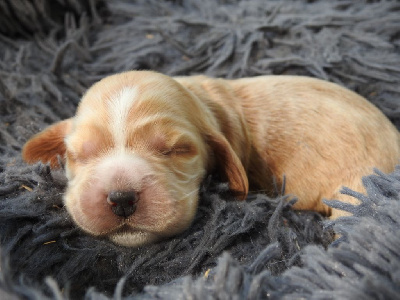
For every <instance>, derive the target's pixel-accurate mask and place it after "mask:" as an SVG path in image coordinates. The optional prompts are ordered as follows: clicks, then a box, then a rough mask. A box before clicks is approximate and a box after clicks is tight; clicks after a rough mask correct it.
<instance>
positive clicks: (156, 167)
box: [23, 72, 247, 246]
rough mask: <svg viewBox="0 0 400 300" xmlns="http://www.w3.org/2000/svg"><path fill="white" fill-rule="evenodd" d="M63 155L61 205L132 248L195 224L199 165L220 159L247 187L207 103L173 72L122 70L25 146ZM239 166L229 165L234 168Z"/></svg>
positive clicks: (53, 159) (36, 156) (30, 154)
mask: <svg viewBox="0 0 400 300" xmlns="http://www.w3.org/2000/svg"><path fill="white" fill-rule="evenodd" d="M58 155H61V156H62V157H63V158H64V161H65V169H66V175H67V178H68V187H67V190H66V192H65V195H64V202H65V206H66V208H67V210H68V211H69V213H70V214H71V216H72V217H73V219H74V221H75V222H76V223H77V224H78V225H79V226H80V227H81V228H82V229H83V230H85V231H87V232H89V233H91V234H93V235H97V236H108V237H109V238H110V239H111V240H113V241H114V242H116V243H117V244H121V245H125V246H137V245H142V244H146V243H149V242H153V241H156V240H158V239H160V238H163V237H167V236H171V235H175V234H177V233H179V232H182V231H183V230H185V229H186V228H187V227H188V226H189V225H190V223H191V222H192V220H193V218H194V216H195V213H196V208H197V203H198V192H199V186H200V184H201V181H202V180H203V178H204V176H205V174H206V172H207V171H208V170H209V169H210V168H211V167H212V166H213V165H214V162H215V160H216V159H218V157H222V156H223V157H225V158H224V159H226V160H227V163H225V164H224V165H223V167H224V168H225V167H226V168H228V167H229V166H228V164H229V165H231V166H230V167H229V168H230V169H232V168H233V169H234V171H229V172H228V173H229V174H227V179H228V180H229V181H231V185H233V188H234V189H236V190H241V191H243V192H247V190H246V189H247V187H246V186H245V185H246V184H245V183H243V182H246V178H245V174H244V170H243V167H242V166H241V164H240V162H239V159H238V158H237V156H235V153H234V152H233V151H232V149H231V148H230V147H229V143H228V142H227V141H226V139H225V138H224V137H223V136H222V135H221V134H220V133H219V132H218V125H217V124H215V121H213V119H212V118H210V112H209V111H208V110H207V107H205V106H204V104H203V103H202V102H201V101H200V100H199V99H197V98H196V97H195V96H194V95H193V94H191V93H190V92H188V91H187V90H186V89H185V88H183V87H182V86H181V85H180V84H178V83H177V82H176V81H175V80H173V79H172V78H170V77H167V76H164V75H161V74H157V73H153V72H127V73H122V74H119V75H114V76H110V77H107V78H105V79H103V80H102V81H100V82H99V83H97V84H95V85H94V86H93V87H92V88H91V89H89V90H88V92H87V93H86V95H85V96H84V97H83V99H82V101H81V103H80V105H79V107H78V110H77V113H76V115H75V117H74V118H71V119H68V120H65V121H62V122H60V123H57V124H55V125H53V126H51V127H49V128H48V129H46V130H45V131H43V132H42V133H39V134H38V135H36V136H35V137H33V138H32V139H31V140H30V141H29V142H28V143H27V144H26V145H25V147H24V150H23V157H24V159H25V160H26V161H28V162H35V161H39V160H41V161H43V162H50V164H51V166H52V167H56V166H57V161H58V158H57V156H58ZM235 170H236V171H235Z"/></svg>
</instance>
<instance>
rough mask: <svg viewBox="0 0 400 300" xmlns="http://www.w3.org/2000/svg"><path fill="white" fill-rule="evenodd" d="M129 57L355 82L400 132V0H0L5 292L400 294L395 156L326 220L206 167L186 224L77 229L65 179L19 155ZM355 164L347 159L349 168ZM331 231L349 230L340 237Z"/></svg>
mask: <svg viewBox="0 0 400 300" xmlns="http://www.w3.org/2000/svg"><path fill="white" fill-rule="evenodd" d="M130 69H153V70H158V71H161V72H164V73H166V74H170V75H177V74H179V75H183V74H197V73H204V74H208V75H211V76H219V77H243V76H255V75H260V74H301V75H309V76H314V77H318V78H323V79H327V80H330V81H333V82H337V83H339V84H341V85H344V86H346V87H348V88H350V89H352V90H355V91H356V92H358V93H360V94H361V95H363V96H365V97H366V98H367V99H369V100H370V101H372V102H373V103H374V104H376V105H377V106H378V107H379V108H380V109H381V110H382V111H383V112H384V113H385V114H386V115H387V116H388V117H389V118H390V119H391V121H392V122H393V123H394V124H395V125H396V126H397V127H398V128H400V4H399V2H397V1H364V0H363V1H361V0H360V1H339V0H337V1H311V0H310V1H305V0H303V1H300V0H299V1H294V0H293V1H283V0H282V1H262V0H219V1H217V0H202V1H196V0H175V1H173V0H171V1H154V0H137V1H122V0H118V1H108V2H107V3H104V2H102V1H96V0H87V1H85V0H82V1H79V0H58V1H55V0H54V1H53V0H47V1H46V0H30V1H28V0H26V1H24V0H19V1H14V0H2V1H0V245H1V267H0V299H9V298H10V299H19V298H20V299H81V298H84V299H111V298H114V299H266V298H270V299H299V298H302V299H399V297H400V254H399V253H400V223H399V222H400V218H399V217H398V214H399V213H400V202H399V193H400V168H397V169H396V171H395V172H394V173H393V174H389V175H385V174H381V173H380V172H379V171H376V174H372V175H371V176H369V177H366V178H364V184H365V186H366V188H367V191H368V195H367V196H364V195H360V194H356V193H354V192H352V191H350V190H346V189H345V190H344V192H345V193H349V194H351V195H353V196H354V197H357V198H359V199H360V200H361V201H362V204H361V205H360V206H358V207H352V206H349V205H343V204H341V203H338V202H333V203H332V205H334V206H335V207H341V208H343V209H346V210H348V211H350V212H352V213H353V214H354V215H353V216H352V217H347V218H343V219H339V220H337V221H336V222H335V223H331V222H329V221H327V220H325V219H324V218H323V217H322V216H320V215H319V214H317V213H314V212H296V211H293V210H291V209H290V206H291V205H292V203H291V202H287V201H286V200H287V199H286V198H285V196H281V191H280V189H279V188H277V195H276V198H274V199H271V198H268V197H266V196H263V195H260V194H251V195H250V196H249V199H248V201H246V202H237V201H234V200H233V197H232V195H231V193H230V192H229V190H228V188H227V185H226V183H224V182H220V181H219V180H218V178H216V177H215V176H213V175H210V176H209V177H208V178H207V179H206V180H205V182H204V184H203V186H202V190H201V205H200V208H199V212H198V214H197V217H196V220H195V222H194V224H193V226H192V227H191V228H189V229H188V230H187V231H186V232H184V233H183V234H181V235H179V236H177V237H175V238H171V239H169V240H166V241H163V242H160V243H157V244H154V245H149V246H146V247H142V248H133V249H132V248H124V247H119V246H116V245H114V244H112V243H111V242H109V241H107V240H102V239H96V238H93V237H91V236H88V235H86V234H84V233H83V232H81V231H80V230H79V229H77V228H76V227H75V226H74V225H73V223H72V222H71V219H70V217H69V216H68V214H67V213H66V211H65V209H64V208H63V203H62V193H63V190H64V188H65V183H66V182H65V177H64V175H63V173H62V172H61V171H52V170H50V169H49V168H48V166H46V165H42V164H37V165H34V166H28V165H26V164H24V163H23V162H22V160H21V156H20V151H21V147H22V145H23V144H24V142H25V141H26V140H27V139H28V138H29V137H30V136H32V135H33V134H34V133H36V132H38V131H39V130H41V129H43V128H44V127H45V126H47V125H49V124H51V123H53V122H56V121H58V120H60V119H64V118H67V117H70V116H72V115H73V114H74V110H75V108H76V106H77V103H78V102H79V99H80V97H81V95H82V93H84V91H85V90H86V89H87V88H88V87H89V86H90V85H91V84H92V83H93V82H95V81H97V80H98V79H100V78H102V77H104V76H106V75H108V74H112V73H116V72H121V71H124V70H130ZM332 147H334V145H332ZM343 168H346V166H343ZM332 228H334V230H335V231H336V232H338V233H340V234H341V238H340V239H339V240H336V241H335V242H333V241H332Z"/></svg>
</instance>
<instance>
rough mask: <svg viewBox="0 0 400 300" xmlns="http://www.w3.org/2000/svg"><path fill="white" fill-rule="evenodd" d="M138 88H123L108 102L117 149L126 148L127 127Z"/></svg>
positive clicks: (111, 127)
mask: <svg viewBox="0 0 400 300" xmlns="http://www.w3.org/2000/svg"><path fill="white" fill-rule="evenodd" d="M136 96H137V88H135V87H127V88H123V89H122V90H121V91H120V92H118V93H117V94H116V95H115V96H114V97H113V98H112V99H110V101H109V102H108V116H109V118H110V121H109V123H110V129H111V133H112V136H113V138H114V142H115V145H116V146H117V147H121V148H124V147H125V143H126V139H127V136H126V133H127V131H126V125H127V121H128V120H127V119H128V115H129V110H130V109H131V107H132V104H133V103H134V102H135V100H136V98H137V97H136Z"/></svg>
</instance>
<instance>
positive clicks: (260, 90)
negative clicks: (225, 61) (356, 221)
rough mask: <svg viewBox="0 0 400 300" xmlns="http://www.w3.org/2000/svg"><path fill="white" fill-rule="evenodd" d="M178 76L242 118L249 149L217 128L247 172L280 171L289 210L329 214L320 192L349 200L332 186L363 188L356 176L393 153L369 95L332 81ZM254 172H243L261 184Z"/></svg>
mask: <svg viewBox="0 0 400 300" xmlns="http://www.w3.org/2000/svg"><path fill="white" fill-rule="evenodd" d="M178 81H179V82H180V83H181V84H183V85H185V86H186V87H188V88H189V89H190V90H191V91H192V92H193V93H195V94H196V95H197V96H198V97H199V99H203V101H207V102H208V101H209V102H216V103H218V104H219V105H220V106H221V107H223V110H225V111H226V110H228V111H231V110H232V111H234V113H233V114H237V115H238V116H240V117H241V118H243V121H242V122H241V124H243V126H245V127H246V131H247V132H248V141H247V143H248V144H250V145H251V146H252V151H249V150H248V149H247V148H246V147H248V145H243V143H242V142H241V141H243V138H242V137H240V136H239V137H238V136H236V135H235V134H234V132H235V131H236V132H237V130H234V129H230V128H225V131H226V132H225V133H224V134H225V136H226V137H227V138H228V140H229V142H230V144H232V145H235V144H237V143H240V146H239V147H237V149H235V151H236V152H237V153H238V154H239V156H240V157H241V159H242V161H243V162H244V164H245V165H246V166H249V167H248V168H247V170H248V171H252V170H256V171H257V169H260V168H261V169H262V170H266V169H269V170H270V173H271V174H272V175H274V176H276V178H277V179H278V182H282V180H283V176H285V177H286V193H288V194H293V195H296V196H297V197H298V198H299V201H298V202H297V204H296V205H295V208H297V209H307V210H316V211H319V212H323V213H326V214H328V215H330V214H331V211H330V208H329V207H328V206H326V205H325V204H324V203H323V202H322V201H321V200H322V199H340V200H343V201H346V202H350V203H354V202H355V201H356V199H354V198H352V197H349V196H346V195H342V194H341V193H340V189H341V188H342V187H343V186H347V187H351V188H352V189H355V190H356V191H359V192H363V191H364V188H363V185H362V182H361V177H362V176H365V175H368V174H371V173H372V172H373V168H374V167H377V168H379V169H380V170H382V171H383V172H391V171H393V169H394V166H395V165H396V164H397V163H398V160H399V158H400V135H399V133H398V131H397V129H396V128H395V127H394V126H393V124H392V123H390V122H388V120H387V118H386V117H385V116H384V115H383V114H382V113H381V112H380V111H379V110H378V109H377V108H376V107H375V106H374V105H372V104H371V103H370V102H368V101H366V100H365V99H364V98H362V97H361V96H359V95H357V94H355V93H353V92H351V91H349V90H347V89H345V88H342V87H340V86H338V85H336V84H333V83H329V82H326V81H322V80H318V79H313V78H308V77H300V76H262V77H255V78H245V79H239V80H222V79H210V78H207V77H203V76H199V77H194V78H193V77H186V78H180V79H179V78H178ZM209 105H210V106H213V104H209ZM218 114H219V113H218V112H217V113H215V115H216V116H215V117H216V119H217V120H220V123H221V127H222V128H223V129H224V124H223V123H222V122H225V121H224V120H222V119H221V118H220V117H219V116H218ZM225 124H226V123H225ZM230 131H233V133H232V132H230ZM259 158H261V161H260V160H259ZM261 163H264V166H262V165H260V164H261ZM267 174H268V173H267ZM267 174H263V176H266V175H267ZM259 176H260V174H259V173H256V174H254V175H253V174H252V173H250V174H249V181H250V183H257V186H259V187H260V188H261V189H264V190H265V189H266V190H269V189H270V188H271V184H270V178H271V177H270V178H268V177H263V178H259ZM260 185H261V186H260ZM257 186H256V187H257ZM343 213H344V212H342V211H338V210H334V211H333V212H332V215H333V217H337V216H340V215H342V214H343Z"/></svg>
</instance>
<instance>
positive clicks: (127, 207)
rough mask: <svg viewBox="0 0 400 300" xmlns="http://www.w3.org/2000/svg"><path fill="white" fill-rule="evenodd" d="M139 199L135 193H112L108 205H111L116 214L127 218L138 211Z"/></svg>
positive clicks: (109, 194) (108, 198) (109, 195)
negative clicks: (137, 203)
mask: <svg viewBox="0 0 400 300" xmlns="http://www.w3.org/2000/svg"><path fill="white" fill-rule="evenodd" d="M138 198H139V197H138V195H137V193H136V192H134V191H111V192H109V193H108V197H107V203H108V204H110V205H111V210H112V212H113V213H114V214H116V215H117V216H119V217H124V218H127V217H129V216H131V215H132V214H133V213H134V212H135V211H136V202H137V201H138Z"/></svg>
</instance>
